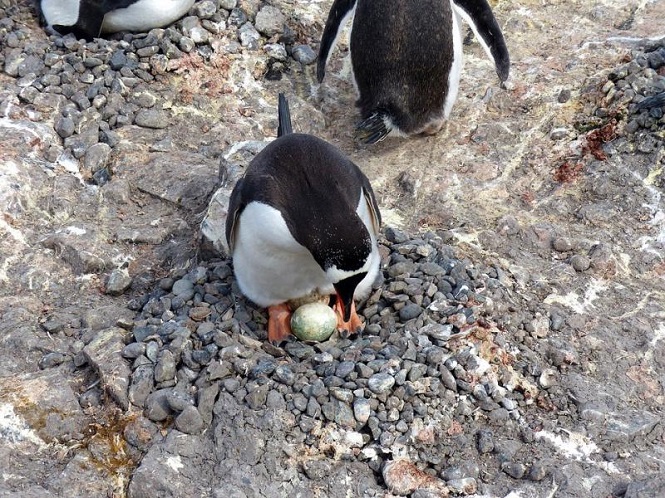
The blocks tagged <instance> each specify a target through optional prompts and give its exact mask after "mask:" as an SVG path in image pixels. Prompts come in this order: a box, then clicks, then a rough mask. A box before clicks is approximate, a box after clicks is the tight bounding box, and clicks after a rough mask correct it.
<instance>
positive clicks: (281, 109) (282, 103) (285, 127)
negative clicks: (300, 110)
mask: <svg viewBox="0 0 665 498" xmlns="http://www.w3.org/2000/svg"><path fill="white" fill-rule="evenodd" d="M278 101H279V103H278V104H277V113H278V116H279V118H278V119H279V126H278V128H277V136H278V137H283V136H284V135H288V134H289V133H293V126H292V125H291V111H290V110H289V102H288V100H286V97H285V96H284V94H283V93H280V94H279V97H278Z"/></svg>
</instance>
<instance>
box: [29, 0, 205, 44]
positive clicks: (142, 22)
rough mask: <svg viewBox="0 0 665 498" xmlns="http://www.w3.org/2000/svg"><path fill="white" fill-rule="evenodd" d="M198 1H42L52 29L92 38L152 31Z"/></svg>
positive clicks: (79, 36)
mask: <svg viewBox="0 0 665 498" xmlns="http://www.w3.org/2000/svg"><path fill="white" fill-rule="evenodd" d="M193 4H194V0H40V2H39V7H40V11H41V14H42V17H43V18H44V21H45V23H46V25H47V28H48V29H51V30H54V31H56V32H57V33H59V34H61V35H63V36H64V35H66V34H69V33H73V34H74V35H75V36H76V38H78V39H81V38H82V39H84V40H92V39H93V38H97V37H99V36H100V35H101V34H102V33H115V32H117V31H149V30H151V29H153V28H160V27H162V26H166V25H167V24H171V23H172V22H174V21H176V20H177V19H180V18H181V17H182V16H184V15H185V14H186V13H187V11H188V10H189V9H190V7H191V6H192V5H193Z"/></svg>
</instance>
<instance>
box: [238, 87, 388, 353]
mask: <svg viewBox="0 0 665 498" xmlns="http://www.w3.org/2000/svg"><path fill="white" fill-rule="evenodd" d="M278 135H279V136H278V138H277V139H276V140H274V141H273V142H271V143H270V144H268V145H267V146H266V147H265V148H264V149H263V150H262V151H261V152H260V153H259V154H258V155H257V156H256V157H255V158H254V159H253V160H252V162H251V163H250V165H249V166H248V168H247V171H246V173H245V175H244V176H243V178H241V179H240V180H239V181H238V183H237V184H236V186H235V188H234V189H233V192H232V193H231V199H230V202H229V210H228V213H229V214H228V218H227V220H226V239H227V241H228V244H229V248H230V251H231V255H232V256H233V266H234V272H235V276H236V280H237V281H238V285H239V286H240V290H241V291H242V292H243V294H245V295H246V296H247V297H248V298H249V299H251V300H252V301H254V302H255V303H256V304H258V305H260V306H263V307H267V308H268V312H269V321H268V339H269V340H271V341H280V340H282V339H284V338H285V337H286V336H288V335H289V334H290V332H291V327H290V324H289V320H290V314H291V311H292V310H291V307H290V306H289V304H288V303H289V301H293V300H300V299H301V298H303V297H308V296H311V297H312V298H313V299H312V300H315V299H316V297H317V296H331V295H332V296H335V300H336V302H335V305H334V308H335V311H336V313H337V315H338V321H337V326H338V329H339V330H340V331H342V332H350V333H357V332H359V331H360V330H361V329H362V322H361V321H360V318H359V317H358V315H357V314H356V311H355V304H354V296H355V297H356V298H358V299H359V298H362V297H364V296H366V295H367V294H368V293H369V291H370V290H371V287H372V283H373V282H374V279H375V278H376V276H377V274H378V271H379V262H380V259H381V258H380V255H379V250H378V246H377V243H376V239H377V235H378V232H379V225H380V222H381V219H380V214H379V207H378V205H377V203H376V199H375V197H374V192H373V191H372V187H371V185H370V183H369V180H368V179H367V177H366V176H365V175H364V174H363V173H362V171H360V168H358V166H356V165H355V164H354V163H352V162H351V161H350V160H349V159H347V158H346V157H345V156H344V155H343V154H342V152H340V151H339V150H338V149H337V148H336V147H334V146H332V145H331V144H329V143H327V142H325V141H323V140H321V139H319V138H317V137H314V136H312V135H305V134H300V133H292V130H291V120H290V116H289V110H288V103H287V101H286V99H285V98H284V96H283V95H281V94H280V96H279V132H278Z"/></svg>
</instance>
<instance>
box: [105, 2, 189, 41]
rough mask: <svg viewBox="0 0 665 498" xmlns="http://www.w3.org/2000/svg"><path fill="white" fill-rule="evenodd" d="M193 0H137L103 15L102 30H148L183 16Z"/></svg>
mask: <svg viewBox="0 0 665 498" xmlns="http://www.w3.org/2000/svg"><path fill="white" fill-rule="evenodd" d="M193 4H194V0H139V1H138V2H136V3H135V4H132V5H130V6H129V7H127V8H124V9H118V10H114V11H112V12H109V13H108V14H106V16H105V17H104V24H103V25H102V32H104V33H115V32H117V31H149V30H151V29H153V28H161V27H163V26H166V25H167V24H171V23H172V22H174V21H177V20H178V19H180V18H181V17H182V16H184V15H185V14H186V13H187V11H188V10H189V9H190V7H191V6H192V5H193Z"/></svg>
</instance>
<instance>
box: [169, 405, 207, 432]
mask: <svg viewBox="0 0 665 498" xmlns="http://www.w3.org/2000/svg"><path fill="white" fill-rule="evenodd" d="M175 427H176V429H178V430H179V431H181V432H184V433H185V434H200V433H201V432H202V431H203V428H204V427H205V424H204V422H203V417H201V414H200V413H199V411H198V410H197V409H196V407H195V406H192V405H190V406H188V407H187V408H185V409H184V410H183V411H182V412H181V413H180V415H178V416H177V417H176V419H175Z"/></svg>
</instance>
